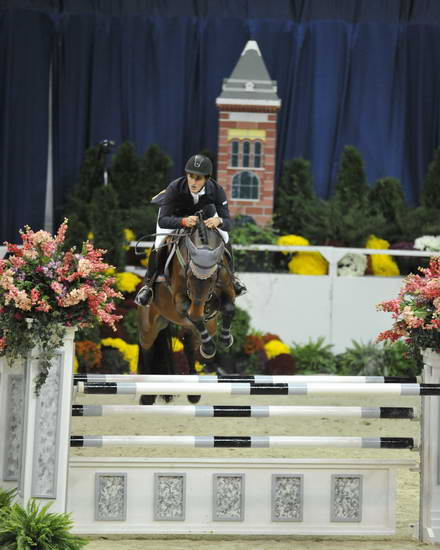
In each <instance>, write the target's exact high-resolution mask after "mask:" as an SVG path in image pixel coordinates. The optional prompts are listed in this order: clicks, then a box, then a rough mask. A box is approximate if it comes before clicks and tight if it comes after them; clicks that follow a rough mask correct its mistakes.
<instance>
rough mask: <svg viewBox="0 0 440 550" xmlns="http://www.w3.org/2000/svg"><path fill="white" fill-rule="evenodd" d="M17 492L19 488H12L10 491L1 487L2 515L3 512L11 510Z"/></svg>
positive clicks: (0, 512) (0, 510) (0, 508)
mask: <svg viewBox="0 0 440 550" xmlns="http://www.w3.org/2000/svg"><path fill="white" fill-rule="evenodd" d="M16 494H17V489H11V490H10V491H5V489H0V516H1V514H2V513H6V512H8V511H9V510H8V509H9V508H10V507H11V506H12V501H13V499H14V497H15V495H16Z"/></svg>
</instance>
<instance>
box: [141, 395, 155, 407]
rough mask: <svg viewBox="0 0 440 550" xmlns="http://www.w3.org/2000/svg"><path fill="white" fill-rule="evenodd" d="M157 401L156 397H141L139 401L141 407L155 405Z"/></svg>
mask: <svg viewBox="0 0 440 550" xmlns="http://www.w3.org/2000/svg"><path fill="white" fill-rule="evenodd" d="M155 401H156V396H155V395H141V398H140V399H139V405H153V404H154V402H155Z"/></svg>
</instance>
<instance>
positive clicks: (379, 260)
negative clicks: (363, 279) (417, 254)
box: [371, 254, 400, 277]
mask: <svg viewBox="0 0 440 550" xmlns="http://www.w3.org/2000/svg"><path fill="white" fill-rule="evenodd" d="M371 271H372V272H373V275H377V276H378V277H398V276H399V275H400V270H399V266H398V265H397V264H396V262H395V261H394V260H393V258H391V256H386V255H385V254H372V256H371Z"/></svg>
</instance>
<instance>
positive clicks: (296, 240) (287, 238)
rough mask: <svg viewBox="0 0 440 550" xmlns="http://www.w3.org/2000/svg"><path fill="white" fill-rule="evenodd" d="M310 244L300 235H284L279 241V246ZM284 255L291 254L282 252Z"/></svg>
mask: <svg viewBox="0 0 440 550" xmlns="http://www.w3.org/2000/svg"><path fill="white" fill-rule="evenodd" d="M309 244H310V242H309V241H308V240H307V239H305V238H304V237H301V236H300V235H283V236H282V237H279V238H278V240H277V245H278V246H309ZM282 252H283V254H290V252H287V251H282Z"/></svg>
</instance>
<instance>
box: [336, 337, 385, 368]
mask: <svg viewBox="0 0 440 550" xmlns="http://www.w3.org/2000/svg"><path fill="white" fill-rule="evenodd" d="M351 343H352V346H351V347H349V348H347V349H346V350H345V351H344V353H341V354H339V355H338V357H337V361H338V374H341V375H344V376H350V375H352V376H358V375H359V376H387V375H386V374H384V373H385V371H386V363H385V357H384V352H383V347H382V346H379V345H377V344H375V343H374V342H371V341H370V342H367V343H363V342H356V341H355V340H352V341H351Z"/></svg>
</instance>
